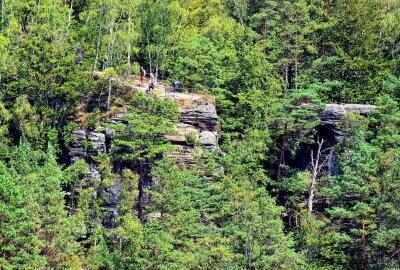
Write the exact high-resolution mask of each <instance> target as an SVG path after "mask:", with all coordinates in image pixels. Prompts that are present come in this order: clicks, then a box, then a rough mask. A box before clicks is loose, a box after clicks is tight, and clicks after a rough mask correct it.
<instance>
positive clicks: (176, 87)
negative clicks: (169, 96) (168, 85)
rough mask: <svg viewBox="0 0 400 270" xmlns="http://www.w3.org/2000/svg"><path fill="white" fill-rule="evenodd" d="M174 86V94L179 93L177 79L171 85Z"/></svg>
mask: <svg viewBox="0 0 400 270" xmlns="http://www.w3.org/2000/svg"><path fill="white" fill-rule="evenodd" d="M173 86H174V92H178V91H179V81H178V79H176V80H175V81H174V83H173Z"/></svg>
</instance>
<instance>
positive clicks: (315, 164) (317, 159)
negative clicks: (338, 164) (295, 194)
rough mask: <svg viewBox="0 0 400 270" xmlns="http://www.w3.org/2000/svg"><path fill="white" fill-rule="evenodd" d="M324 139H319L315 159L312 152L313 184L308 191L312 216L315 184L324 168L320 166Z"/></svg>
mask: <svg viewBox="0 0 400 270" xmlns="http://www.w3.org/2000/svg"><path fill="white" fill-rule="evenodd" d="M324 142H325V141H324V139H321V141H319V139H318V142H317V143H318V150H317V156H316V157H315V159H314V152H313V151H311V170H312V173H311V183H310V187H309V190H308V200H307V212H308V214H311V213H312V211H313V201H314V196H315V184H316V181H317V177H318V174H319V172H320V170H321V168H322V166H323V165H322V164H320V159H321V151H322V145H323V144H324Z"/></svg>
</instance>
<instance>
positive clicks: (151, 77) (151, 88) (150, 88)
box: [147, 72, 156, 93]
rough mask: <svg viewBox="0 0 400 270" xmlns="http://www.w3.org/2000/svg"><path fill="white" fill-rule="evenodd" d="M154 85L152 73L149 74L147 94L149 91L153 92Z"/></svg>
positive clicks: (154, 79)
mask: <svg viewBox="0 0 400 270" xmlns="http://www.w3.org/2000/svg"><path fill="white" fill-rule="evenodd" d="M155 83H156V77H155V76H154V74H153V73H151V72H150V81H149V89H148V90H147V93H149V92H150V91H151V90H154V88H155Z"/></svg>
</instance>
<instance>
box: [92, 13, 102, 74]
mask: <svg viewBox="0 0 400 270" xmlns="http://www.w3.org/2000/svg"><path fill="white" fill-rule="evenodd" d="M101 38H102V21H101V19H100V23H99V35H98V37H97V47H96V58H95V59H94V65H93V74H94V72H95V71H96V68H97V62H98V61H99V54H100V44H101Z"/></svg>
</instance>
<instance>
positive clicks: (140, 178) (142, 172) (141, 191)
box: [138, 160, 144, 220]
mask: <svg viewBox="0 0 400 270" xmlns="http://www.w3.org/2000/svg"><path fill="white" fill-rule="evenodd" d="M143 177H144V170H143V162H142V161H141V160H140V161H139V183H138V184H139V186H138V190H139V195H138V196H139V197H138V218H139V219H140V220H141V219H142V218H143V205H142V200H143Z"/></svg>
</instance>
